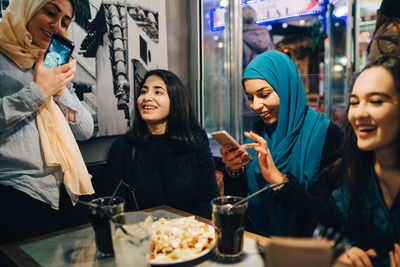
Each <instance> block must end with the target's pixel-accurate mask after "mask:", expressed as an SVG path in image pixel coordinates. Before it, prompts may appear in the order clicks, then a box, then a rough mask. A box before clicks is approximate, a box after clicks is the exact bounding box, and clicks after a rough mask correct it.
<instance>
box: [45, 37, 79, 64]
mask: <svg viewBox="0 0 400 267" xmlns="http://www.w3.org/2000/svg"><path fill="white" fill-rule="evenodd" d="M74 47H75V45H74V43H73V42H72V41H71V40H68V39H67V38H65V37H64V36H62V35H60V34H58V33H54V34H53V36H52V39H51V42H50V45H49V48H48V49H47V51H46V54H45V57H44V66H45V67H46V68H48V69H51V68H55V67H57V66H60V65H63V64H65V63H67V62H68V60H69V58H70V57H71V54H72V51H73V50H74Z"/></svg>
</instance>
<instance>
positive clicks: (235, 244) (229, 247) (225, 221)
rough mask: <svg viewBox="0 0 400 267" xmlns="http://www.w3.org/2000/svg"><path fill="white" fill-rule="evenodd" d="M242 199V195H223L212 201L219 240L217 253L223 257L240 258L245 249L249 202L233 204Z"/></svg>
mask: <svg viewBox="0 0 400 267" xmlns="http://www.w3.org/2000/svg"><path fill="white" fill-rule="evenodd" d="M241 199H242V198H241V197H235V196H223V197H218V198H215V199H213V200H212V202H211V203H212V221H213V224H214V228H215V236H216V240H217V249H216V253H217V255H218V256H222V257H223V258H232V259H234V258H240V256H241V254H242V251H243V233H244V230H245V225H246V217H245V216H246V211H247V202H245V203H243V204H240V205H238V206H232V204H234V203H236V202H238V201H239V200H241Z"/></svg>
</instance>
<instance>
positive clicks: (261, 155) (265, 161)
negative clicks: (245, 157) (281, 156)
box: [242, 131, 284, 184]
mask: <svg viewBox="0 0 400 267" xmlns="http://www.w3.org/2000/svg"><path fill="white" fill-rule="evenodd" d="M244 135H245V136H246V137H248V138H251V139H253V140H254V141H256V142H257V143H251V144H245V145H243V146H242V147H243V148H252V149H255V150H256V151H257V155H258V164H259V165H260V170H261V173H262V175H263V177H264V179H265V180H266V181H267V182H268V183H270V184H278V183H282V182H283V181H284V180H283V175H282V173H281V172H280V171H279V170H278V168H276V166H275V163H274V160H273V159H272V156H271V153H270V151H269V149H268V146H267V141H265V139H264V138H262V137H261V136H259V135H258V134H256V133H254V132H253V131H250V132H244Z"/></svg>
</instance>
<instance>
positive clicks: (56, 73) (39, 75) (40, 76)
mask: <svg viewBox="0 0 400 267" xmlns="http://www.w3.org/2000/svg"><path fill="white" fill-rule="evenodd" d="M75 69H76V60H75V59H74V60H71V61H70V62H68V63H66V64H64V65H62V66H58V67H55V68H52V69H46V68H45V66H44V52H43V51H40V52H39V54H38V59H37V61H36V66H35V71H34V73H33V81H34V82H35V83H36V85H37V86H38V87H39V88H40V90H41V91H42V93H43V94H44V95H45V96H46V98H48V97H50V96H57V95H62V93H63V92H64V89H65V87H66V86H67V84H68V83H69V82H71V81H72V79H73V78H74V73H75Z"/></svg>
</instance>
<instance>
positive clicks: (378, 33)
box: [367, 0, 400, 62]
mask: <svg viewBox="0 0 400 267" xmlns="http://www.w3.org/2000/svg"><path fill="white" fill-rule="evenodd" d="M367 51H368V57H367V60H368V62H371V61H374V60H376V59H378V58H379V57H380V56H384V55H392V56H400V1H398V0H383V1H382V3H381V6H380V8H379V9H378V10H377V20H376V25H375V30H374V32H373V34H372V37H371V41H370V43H369V47H368V49H367Z"/></svg>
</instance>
